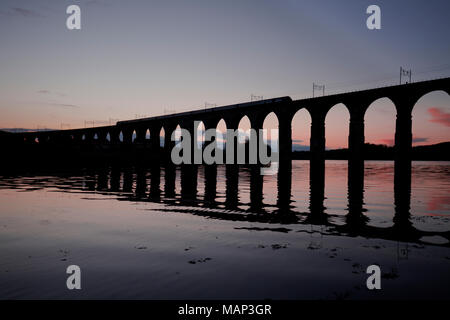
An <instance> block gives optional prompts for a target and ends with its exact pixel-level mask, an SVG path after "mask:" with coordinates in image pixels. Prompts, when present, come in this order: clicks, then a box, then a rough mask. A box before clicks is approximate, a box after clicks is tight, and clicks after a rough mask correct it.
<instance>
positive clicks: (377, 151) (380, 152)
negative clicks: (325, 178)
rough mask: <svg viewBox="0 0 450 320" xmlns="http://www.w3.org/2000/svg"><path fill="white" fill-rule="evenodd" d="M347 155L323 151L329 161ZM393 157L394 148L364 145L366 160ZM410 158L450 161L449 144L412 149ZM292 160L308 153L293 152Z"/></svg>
mask: <svg viewBox="0 0 450 320" xmlns="http://www.w3.org/2000/svg"><path fill="white" fill-rule="evenodd" d="M348 155H349V150H348V149H347V148H346V149H336V150H326V151H325V157H326V158H327V159H331V160H344V159H348ZM394 155H395V150H394V147H390V146H387V145H379V144H370V143H366V144H365V145H364V158H365V159H367V160H393V159H394ZM411 157H412V159H413V160H432V161H450V142H442V143H438V144H433V145H428V146H417V147H413V148H412V154H411ZM292 158H293V159H309V152H308V151H294V152H292Z"/></svg>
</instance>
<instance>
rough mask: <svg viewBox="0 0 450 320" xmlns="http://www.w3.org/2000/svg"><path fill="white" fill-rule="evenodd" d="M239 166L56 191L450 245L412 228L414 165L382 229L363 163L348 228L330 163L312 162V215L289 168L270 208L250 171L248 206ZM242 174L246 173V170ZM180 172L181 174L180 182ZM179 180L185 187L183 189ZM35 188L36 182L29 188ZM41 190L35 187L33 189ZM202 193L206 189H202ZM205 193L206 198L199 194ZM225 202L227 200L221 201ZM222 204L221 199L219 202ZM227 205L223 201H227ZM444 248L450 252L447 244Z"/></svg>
mask: <svg viewBox="0 0 450 320" xmlns="http://www.w3.org/2000/svg"><path fill="white" fill-rule="evenodd" d="M223 169H224V170H225V190H224V194H221V195H218V179H217V178H218V170H220V172H221V173H222V170H223ZM199 170H204V171H203V177H204V186H199V179H198V176H199ZM239 170H240V168H239V167H238V166H231V165H230V166H226V167H225V168H223V167H220V169H219V168H218V167H217V166H194V165H189V166H187V165H186V166H181V168H178V169H177V168H176V167H174V166H172V165H166V166H165V167H162V168H161V167H159V165H158V166H152V167H126V168H120V167H110V168H101V169H88V171H87V172H85V173H84V174H83V175H82V177H81V181H80V179H78V180H77V179H71V178H70V177H68V178H67V179H66V177H63V179H62V180H61V181H59V182H57V183H55V184H54V185H55V186H57V187H59V188H66V189H68V190H69V191H70V190H74V189H76V190H77V189H79V190H84V191H92V192H98V193H105V194H115V195H117V196H118V199H119V200H124V201H134V202H137V201H143V202H145V201H148V202H156V203H162V204H165V205H167V207H165V208H162V209H158V210H159V211H168V212H184V213H189V214H193V215H198V216H204V217H207V218H213V219H221V220H232V221H247V222H259V223H269V224H276V225H277V226H275V227H274V230H279V229H280V228H281V229H283V230H284V231H289V229H286V227H288V226H289V225H291V226H292V225H295V224H300V225H318V226H326V230H327V231H326V232H325V233H329V234H333V235H346V236H351V237H356V236H361V237H366V238H374V239H385V240H395V241H405V242H414V243H422V240H421V239H422V237H425V236H440V237H443V238H445V239H447V241H448V240H450V231H445V232H437V231H423V230H419V229H418V228H416V227H414V226H413V224H412V222H411V213H410V202H411V162H409V165H408V162H406V163H402V164H401V165H400V164H396V165H395V171H394V199H395V200H394V207H395V214H394V217H393V225H392V226H390V227H377V226H372V225H370V224H369V218H368V217H367V216H366V215H365V214H364V212H365V208H364V163H363V161H349V162H348V197H347V200H348V205H347V214H346V216H345V218H344V223H341V221H340V222H339V223H335V222H333V221H332V220H333V219H332V218H333V217H335V215H333V214H332V213H330V212H327V210H326V208H325V206H324V199H325V162H324V161H322V162H320V161H315V160H311V161H310V179H309V184H310V190H309V210H308V212H300V211H298V210H296V208H295V207H294V206H293V204H292V203H293V199H292V165H291V162H286V163H284V164H283V165H282V166H280V168H279V170H278V173H277V200H276V204H273V205H268V204H265V203H264V201H263V184H264V182H263V179H264V177H263V176H262V175H260V168H259V167H258V166H249V167H248V172H249V176H250V190H249V193H250V197H249V202H248V203H243V202H241V200H240V199H239V175H240V171H239ZM241 170H242V169H241ZM177 171H179V172H180V174H179V177H177ZM177 179H179V180H180V181H179V182H180V184H179V185H180V186H181V187H180V188H178V182H177ZM30 183H31V182H30ZM33 187H36V184H35V183H34V184H33ZM199 187H201V188H199ZM199 189H203V190H204V192H203V194H199V191H198V190H199ZM222 196H223V199H222ZM218 198H220V199H218ZM222 200H223V201H222ZM443 246H446V247H448V246H450V243H449V242H447V243H446V244H443Z"/></svg>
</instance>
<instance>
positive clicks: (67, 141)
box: [0, 78, 450, 159]
mask: <svg viewBox="0 0 450 320" xmlns="http://www.w3.org/2000/svg"><path fill="white" fill-rule="evenodd" d="M438 90H440V91H445V92H447V93H448V94H449V95H450V78H443V79H437V80H430V81H423V82H416V83H410V84H404V85H396V86H390V87H383V88H376V89H370V90H363V91H355V92H349V93H342V94H335V95H328V96H323V97H316V98H310V99H302V100H295V101H293V100H292V99H291V98H290V97H280V98H274V99H268V100H261V101H255V102H247V103H240V104H235V105H229V106H223V107H216V108H210V109H204V110H196V111H191V112H182V113H176V114H170V115H164V116H156V117H150V118H143V119H136V120H128V121H119V122H117V124H116V125H112V126H103V127H93V128H82V129H73V130H55V131H43V132H26V133H14V134H8V135H3V136H2V137H0V139H2V140H3V143H2V145H3V146H5V145H6V144H9V145H10V146H14V150H16V151H17V150H19V151H20V150H23V149H25V148H26V147H27V146H33V148H34V149H36V148H38V149H39V148H43V146H46V149H45V150H47V151H48V150H51V148H54V147H58V146H60V147H64V148H68V147H70V146H77V147H83V146H84V147H86V146H104V147H105V148H107V147H108V146H118V145H122V146H136V147H139V148H145V149H149V150H151V152H152V153H154V154H155V153H160V152H164V150H163V149H162V148H160V132H161V131H162V129H164V132H165V143H164V148H165V150H166V151H167V150H170V149H171V148H172V147H173V145H174V142H173V141H171V134H172V132H173V131H174V130H176V128H177V126H180V127H181V128H184V129H187V130H189V131H190V132H191V133H192V134H194V133H195V132H197V130H198V128H196V127H195V121H198V122H203V124H204V126H205V129H210V128H216V127H217V125H218V123H219V122H220V121H221V120H222V119H223V120H224V121H225V124H226V127H227V129H234V130H236V129H238V125H239V122H240V120H241V119H242V118H243V117H245V116H247V117H248V119H249V120H250V124H251V128H253V129H256V130H258V129H262V126H263V122H264V120H265V118H266V117H267V116H268V115H269V114H270V113H272V112H273V113H275V115H276V116H277V118H278V125H279V128H278V129H279V151H280V158H281V159H289V157H290V154H291V150H292V149H291V148H292V132H291V131H292V130H291V126H292V119H293V117H294V115H295V114H296V112H297V111H299V110H301V109H306V110H307V111H308V112H309V114H310V116H311V135H310V151H311V155H312V157H313V158H315V159H316V158H321V157H322V156H323V155H324V152H325V117H326V115H327V113H328V111H329V110H330V109H331V108H332V107H333V106H335V105H337V104H340V103H342V104H344V105H345V106H346V107H347V109H348V111H349V113H350V124H349V137H348V142H349V144H348V145H349V151H350V153H349V154H350V155H351V157H359V156H360V155H361V154H362V148H363V146H364V116H365V113H366V110H367V109H368V107H369V106H370V105H371V104H372V103H373V102H374V101H376V100H378V99H381V98H388V99H390V100H391V101H392V102H393V104H394V105H395V108H396V128H395V149H396V154H397V155H398V156H399V157H404V158H408V157H409V154H410V151H411V147H412V110H413V108H414V105H415V104H416V103H417V101H418V100H419V99H420V98H421V97H422V96H423V95H425V94H427V93H430V92H432V91H438ZM148 132H149V133H150V135H149V139H148V138H147V137H148ZM122 150H123V149H122ZM126 150H127V149H126ZM155 151H156V152H155Z"/></svg>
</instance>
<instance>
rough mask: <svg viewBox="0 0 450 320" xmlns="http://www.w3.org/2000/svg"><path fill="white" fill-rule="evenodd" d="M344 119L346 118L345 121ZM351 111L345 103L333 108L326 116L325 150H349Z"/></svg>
mask: <svg viewBox="0 0 450 320" xmlns="http://www.w3.org/2000/svg"><path fill="white" fill-rule="evenodd" d="M343 117H346V121H344V119H343ZM349 132H350V110H349V108H348V106H347V105H345V104H344V103H337V104H334V105H332V106H331V108H329V109H328V110H327V112H326V114H325V148H326V149H340V148H348V137H349Z"/></svg>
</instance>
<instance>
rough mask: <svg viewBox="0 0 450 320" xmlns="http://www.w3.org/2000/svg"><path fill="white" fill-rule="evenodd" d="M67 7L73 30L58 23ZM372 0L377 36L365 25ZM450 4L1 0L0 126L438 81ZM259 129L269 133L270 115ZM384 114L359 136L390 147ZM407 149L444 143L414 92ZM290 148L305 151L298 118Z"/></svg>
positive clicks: (376, 111)
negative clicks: (315, 86) (71, 9)
mask: <svg viewBox="0 0 450 320" xmlns="http://www.w3.org/2000/svg"><path fill="white" fill-rule="evenodd" d="M71 4H77V5H79V6H80V7H81V20H82V22H81V24H82V29H81V30H73V31H70V30H68V29H67V28H66V18H67V17H68V15H67V14H66V8H67V6H69V5H71ZM371 4H378V5H379V6H380V7H381V12H382V22H381V23H382V29H381V30H374V31H373V30H372V31H371V30H368V29H367V27H366V19H367V16H368V15H367V14H366V8H367V7H368V6H369V5H371ZM449 12H450V2H449V1H448V0H442V1H437V0H430V1H407V0H398V1H372V0H371V1H364V0H349V1H345V2H344V1H316V0H310V1H294V0H281V1H274V0H273V1H266V0H254V1H250V0H248V1H247V0H243V1H207V0H204V1H199V0H180V1H171V0H164V1H151V0H150V1H144V0H129V1H119V0H109V1H107V0H105V1H102V0H89V1H88V0H86V1H77V0H65V1H63V0H41V1H32V0H29V1H24V0H2V1H1V2H0V43H1V45H0V70H1V72H0V112H1V117H0V128H30V129H37V128H45V127H46V128H55V129H59V128H61V127H62V128H69V127H70V128H79V127H84V126H85V121H95V124H96V125H105V124H109V122H115V121H117V119H121V120H125V119H133V118H135V117H136V116H138V117H139V116H153V115H161V114H164V113H167V112H170V113H172V112H176V111H185V110H191V109H198V108H201V107H204V105H205V102H208V103H211V104H217V105H219V106H220V105H227V104H233V103H239V102H243V101H249V100H250V95H251V94H255V95H263V96H264V98H271V97H278V96H286V95H288V96H291V97H292V98H293V99H299V98H306V97H310V96H311V94H312V83H313V82H315V83H319V84H325V85H326V93H328V94H331V93H337V92H345V91H350V90H357V89H367V88H371V87H377V86H385V85H392V84H397V83H398V81H399V79H398V78H399V68H400V66H403V67H404V68H407V69H412V74H413V81H419V80H425V79H431V78H437V77H448V76H450V59H449V57H450V41H449V34H450V20H449V19H448V14H449ZM348 118H349V115H348V112H347V111H346V109H345V107H344V106H336V107H335V108H333V109H332V110H331V111H330V114H329V115H328V117H327V132H326V134H327V147H328V148H337V147H343V146H344V147H345V146H346V145H347V135H348ZM267 126H268V127H273V126H276V124H275V119H273V118H271V119H268V120H267ZM394 126H395V111H394V106H393V105H392V103H391V102H390V101H389V100H387V99H384V100H380V101H377V102H375V103H374V104H373V105H372V106H371V107H370V108H369V110H368V115H367V118H366V141H367V142H371V143H385V144H392V140H393V139H394ZM413 133H414V142H415V144H416V145H418V144H429V143H436V142H441V141H449V140H450V97H449V96H448V95H447V94H446V93H443V92H435V93H431V94H429V95H427V96H425V97H423V98H422V99H421V100H420V101H419V103H418V104H417V105H416V107H415V109H414V122H413ZM293 139H294V141H295V143H296V144H298V145H305V146H306V145H308V144H309V141H308V140H309V119H308V116H307V114H306V113H299V114H298V116H296V118H295V119H294V122H293Z"/></svg>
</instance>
